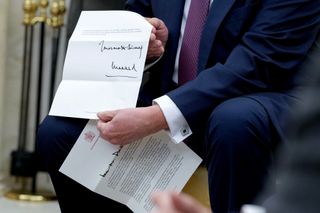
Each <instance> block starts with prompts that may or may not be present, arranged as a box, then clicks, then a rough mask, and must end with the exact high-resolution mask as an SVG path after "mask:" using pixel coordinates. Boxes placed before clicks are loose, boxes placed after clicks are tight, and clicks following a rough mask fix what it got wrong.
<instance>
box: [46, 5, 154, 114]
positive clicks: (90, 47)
mask: <svg viewBox="0 0 320 213" xmlns="http://www.w3.org/2000/svg"><path fill="white" fill-rule="evenodd" d="M151 28H152V27H151V25H150V24H149V23H148V22H147V21H146V20H145V18H143V17H142V16H140V15H139V14H136V13H133V12H129V11H83V12H82V13H81V15H80V18H79V21H78V23H77V25H76V28H75V30H74V32H73V34H72V36H71V38H70V40H69V43H68V49H67V54H66V59H65V64H64V68H63V77H62V81H61V83H60V85H59V87H58V89H57V92H56V95H55V97H54V100H53V103H52V106H51V109H50V112H49V114H50V115H56V116H66V117H78V118H88V119H96V118H97V117H96V113H97V112H99V111H104V110H114V109H121V108H127V107H135V105H136V102H137V98H138V92H139V88H140V85H141V81H142V74H143V70H144V65H145V60H146V54H147V50H148V43H149V38H150V33H151Z"/></svg>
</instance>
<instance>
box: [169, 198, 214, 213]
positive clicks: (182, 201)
mask: <svg viewBox="0 0 320 213" xmlns="http://www.w3.org/2000/svg"><path fill="white" fill-rule="evenodd" d="M171 198H172V203H173V205H174V206H175V208H176V209H177V210H178V211H181V212H184V213H208V212H210V210H209V209H207V208H206V207H204V206H203V205H202V204H200V203H199V202H198V201H197V200H195V199H194V198H192V197H191V196H189V195H186V194H183V193H180V194H178V193H171Z"/></svg>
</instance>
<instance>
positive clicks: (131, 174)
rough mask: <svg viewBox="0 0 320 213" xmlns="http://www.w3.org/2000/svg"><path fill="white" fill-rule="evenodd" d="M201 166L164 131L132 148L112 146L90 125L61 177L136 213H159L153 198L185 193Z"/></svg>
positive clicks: (63, 169)
mask: <svg viewBox="0 0 320 213" xmlns="http://www.w3.org/2000/svg"><path fill="white" fill-rule="evenodd" d="M201 161H202V160H201V158H200V157H199V156H197V155H196V154H195V153H194V152H193V151H192V150H191V149H190V148H188V147H187V146H186V145H185V144H184V143H180V144H174V143H173V142H172V141H171V140H170V137H169V136H168V135H167V133H165V132H164V131H160V132H158V133H156V134H153V135H150V136H147V137H145V138H143V139H141V140H138V141H136V142H134V143H132V144H130V145H126V146H115V145H112V144H110V143H108V142H107V141H105V140H103V139H101V138H100V136H99V131H98V130H97V128H96V121H94V120H90V121H89V122H88V124H87V125H86V127H85V128H84V130H83V131H82V133H81V135H80V137H79V138H78V140H77V142H76V143H75V145H74V147H73V148H72V150H71V152H70V153H69V155H68V157H67V158H66V160H65V161H64V163H63V165H62V166H61V168H60V171H61V172H62V173H64V174H65V175H67V176H69V177H70V178H72V179H74V180H75V181H77V182H79V183H80V184H82V185H84V186H85V187H87V188H88V189H90V190H92V191H94V192H96V193H99V194H101V195H104V196H106V197H109V198H111V199H113V200H115V201H117V202H120V203H123V204H125V205H127V206H128V207H129V208H130V209H131V210H132V211H133V212H139V213H147V212H150V211H151V210H152V209H153V204H152V202H151V199H150V195H151V193H152V192H154V191H157V190H176V191H181V190H182V188H183V187H184V185H185V184H186V183H187V181H188V180H189V178H190V177H191V175H192V174H193V173H194V171H195V170H196V169H197V167H198V166H199V164H200V163H201Z"/></svg>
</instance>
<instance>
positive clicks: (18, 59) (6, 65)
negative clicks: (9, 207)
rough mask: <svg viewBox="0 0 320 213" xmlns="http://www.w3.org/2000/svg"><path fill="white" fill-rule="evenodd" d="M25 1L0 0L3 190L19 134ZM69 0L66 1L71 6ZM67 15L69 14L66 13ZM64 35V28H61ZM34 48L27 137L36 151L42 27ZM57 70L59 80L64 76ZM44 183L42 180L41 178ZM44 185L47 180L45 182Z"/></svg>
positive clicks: (0, 168)
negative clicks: (37, 74)
mask: <svg viewBox="0 0 320 213" xmlns="http://www.w3.org/2000/svg"><path fill="white" fill-rule="evenodd" d="M22 4H23V1H21V0H0V192H1V188H3V186H7V187H10V183H11V182H12V180H13V179H12V178H11V176H10V175H9V169H10V153H11V152H12V151H13V150H16V148H17V143H18V135H19V113H20V94H21V84H22V60H23V44H24V41H23V38H24V37H23V36H24V26H23V25H22V20H23V10H22ZM69 4H70V1H66V5H67V8H68V5H69ZM66 17H67V16H66ZM62 34H63V36H62V37H64V36H65V35H64V34H65V27H64V28H63V30H62ZM34 37H35V38H34V41H35V42H34V48H33V49H34V51H33V62H32V67H33V68H32V79H31V85H32V87H31V93H32V94H33V95H31V96H30V98H29V102H30V103H29V115H30V117H29V120H28V127H27V131H28V135H27V138H26V142H27V149H28V150H33V148H34V137H35V129H34V128H35V100H36V98H35V97H36V96H35V95H34V94H35V88H36V87H35V85H36V79H37V76H36V75H35V73H34V72H36V71H37V64H38V54H39V51H38V50H39V46H38V43H37V42H36V41H38V40H39V26H38V25H37V26H36V27H35V29H34ZM51 38H52V29H51V28H47V30H46V40H45V42H46V50H45V60H44V63H45V69H44V71H43V74H44V77H43V85H44V91H42V92H43V94H46V92H47V90H48V88H47V87H46V85H49V84H48V78H49V77H48V76H49V75H50V73H49V71H50V63H49V62H50V57H49V56H50V53H51ZM65 42H66V41H65V40H62V42H61V45H60V47H61V48H60V55H59V56H60V57H59V61H60V63H59V64H58V69H59V71H60V72H62V66H63V58H64V50H65V48H64V46H65ZM60 76H61V73H58V81H59V79H60V78H61V77H60ZM46 97H47V95H45V97H43V98H44V100H43V101H42V105H43V106H42V108H43V109H42V114H41V119H42V118H43V117H44V116H45V115H46V113H47V112H46V110H47V108H48V100H47V99H45V98H46ZM40 182H41V181H40ZM42 182H43V184H44V185H45V184H46V182H48V179H47V178H45V180H43V181H42Z"/></svg>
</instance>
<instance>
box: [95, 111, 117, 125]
mask: <svg viewBox="0 0 320 213" xmlns="http://www.w3.org/2000/svg"><path fill="white" fill-rule="evenodd" d="M117 113H118V110H113V111H104V112H98V114H97V116H98V118H99V119H100V120H102V121H104V122H107V121H110V120H112V118H113V117H114V116H115V115H116V114H117Z"/></svg>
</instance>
